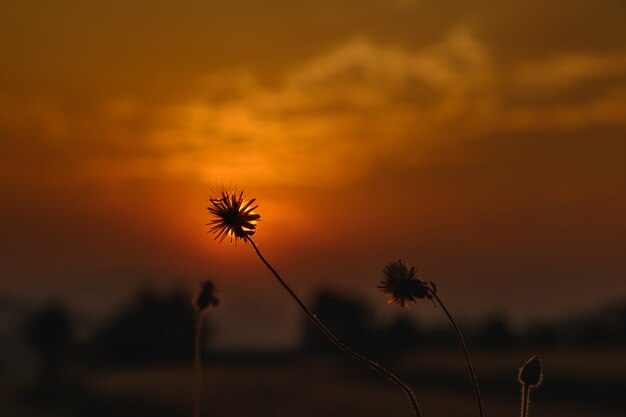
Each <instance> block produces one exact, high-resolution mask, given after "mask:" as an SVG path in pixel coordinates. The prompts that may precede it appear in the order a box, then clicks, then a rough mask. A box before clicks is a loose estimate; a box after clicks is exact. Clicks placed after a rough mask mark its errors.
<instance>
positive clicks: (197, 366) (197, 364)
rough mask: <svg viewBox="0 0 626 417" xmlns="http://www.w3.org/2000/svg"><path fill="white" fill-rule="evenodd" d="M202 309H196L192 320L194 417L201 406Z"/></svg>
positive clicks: (198, 414) (196, 416) (199, 411)
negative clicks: (193, 320)
mask: <svg viewBox="0 0 626 417" xmlns="http://www.w3.org/2000/svg"><path fill="white" fill-rule="evenodd" d="M202 318H203V317H202V311H196V314H195V322H194V343H193V358H194V380H193V389H194V411H193V416H194V417H200V413H201V407H202Z"/></svg>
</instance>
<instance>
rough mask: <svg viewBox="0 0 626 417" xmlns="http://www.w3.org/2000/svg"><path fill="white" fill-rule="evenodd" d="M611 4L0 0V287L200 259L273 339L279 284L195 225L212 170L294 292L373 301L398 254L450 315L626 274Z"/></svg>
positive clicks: (87, 298) (568, 301) (614, 283)
mask: <svg viewBox="0 0 626 417" xmlns="http://www.w3.org/2000/svg"><path fill="white" fill-rule="evenodd" d="M624 21H626V6H625V5H624V2H623V1H619V0H599V1H596V2H588V1H582V0H568V1H565V0H557V1H551V2H547V3H546V2H543V1H538V0H530V1H512V2H498V1H495V0H480V1H476V2H466V3H463V2H455V1H437V2H435V1H430V0H414V1H411V0H397V1H392V2H385V1H380V0H366V1H359V2H357V1H347V0H346V1H319V2H312V3H302V4H297V3H292V2H286V1H283V0H275V1H274V0H272V1H267V2H251V1H241V0H235V1H229V2H204V1H182V2H178V3H177V4H176V5H175V6H174V5H172V3H171V2H165V1H161V0H159V1H150V2H148V1H139V0H131V1H109V2H101V3H94V2H79V1H70V0H63V1H56V2H44V1H16V0H15V1H14V0H10V1H6V2H3V3H2V5H1V6H0V56H1V58H2V67H1V69H0V87H1V88H0V190H1V191H2V195H3V203H2V206H1V208H0V214H1V216H0V230H2V240H1V241H0V243H1V247H0V249H2V250H1V251H0V253H2V254H1V255H0V265H1V266H0V274H1V275H2V276H3V279H2V283H1V284H0V291H2V292H3V293H6V294H11V295H16V296H20V297H32V298H34V299H45V298H47V297H50V296H58V297H65V298H67V299H70V300H71V301H72V302H73V303H74V304H75V305H76V306H78V307H77V308H82V309H88V308H96V309H97V310H98V311H104V310H109V309H111V308H114V307H115V306H117V305H118V303H120V302H123V300H124V297H125V294H127V293H128V290H129V289H132V288H134V287H135V286H136V285H138V284H139V283H158V285H165V286H168V285H175V284H173V283H179V284H180V283H181V282H183V283H184V284H180V285H188V286H191V285H195V284H194V283H195V282H197V281H199V280H202V279H206V278H211V279H214V280H215V281H216V283H217V285H218V286H219V287H220V288H221V298H222V299H223V308H222V307H220V313H219V314H221V316H220V317H219V320H220V322H221V323H229V324H228V325H226V324H224V325H223V326H222V328H225V329H228V328H237V329H242V328H245V329H247V331H248V332H253V331H257V332H259V334H263V335H265V340H266V343H268V344H272V343H287V342H288V341H289V340H292V338H293V333H291V332H289V331H284V332H281V330H272V329H276V328H281V326H282V325H284V326H286V327H285V328H287V329H291V328H292V327H289V326H294V325H295V324H294V323H293V322H285V320H289V319H286V318H285V317H286V315H284V314H282V313H281V312H282V311H284V309H288V308H291V307H290V306H289V302H288V300H284V299H283V298H282V295H281V294H280V291H279V289H277V288H274V287H273V283H272V282H271V280H270V279H269V277H267V276H266V274H265V272H264V271H263V270H262V269H261V268H258V265H257V264H256V263H255V260H254V259H253V254H252V253H251V251H250V250H249V248H247V247H246V245H243V244H240V245H238V246H237V247H231V246H229V245H225V244H222V245H217V244H216V243H215V242H213V241H212V238H211V237H210V236H209V235H207V233H206V231H207V227H206V226H205V224H206V223H207V222H208V221H209V216H208V213H207V211H206V206H207V205H208V198H209V195H210V194H211V193H212V192H214V191H215V190H216V189H217V188H218V187H219V186H220V185H222V184H224V185H236V186H238V187H240V188H244V189H245V190H246V192H247V194H248V196H250V197H256V198H257V199H258V202H259V204H260V207H259V210H258V211H259V213H260V214H261V216H262V217H261V222H260V223H259V226H258V233H257V235H256V236H257V237H256V240H257V242H258V243H259V244H260V245H261V246H263V248H264V252H265V253H266V254H267V255H268V257H270V258H271V259H272V261H273V262H274V263H275V264H276V265H277V266H278V267H279V269H280V270H281V271H282V272H283V274H284V275H285V276H286V277H287V279H288V280H290V282H291V283H292V285H293V286H294V287H295V288H296V289H298V290H300V289H301V290H303V291H312V290H315V289H317V288H318V287H319V283H323V284H324V285H327V286H333V287H338V288H340V289H342V290H344V291H350V292H353V293H356V294H358V295H361V296H364V297H368V298H369V299H370V300H371V301H372V302H373V303H377V302H380V304H381V305H384V299H381V298H380V296H379V295H378V294H376V289H375V284H376V282H377V281H378V279H379V276H380V270H381V268H382V267H383V266H384V264H385V263H387V262H388V261H390V260H395V259H397V258H399V257H402V258H406V259H407V260H408V261H409V262H410V263H412V264H416V265H418V269H419V270H420V271H421V272H422V273H423V274H424V275H425V278H426V279H427V280H433V281H436V282H437V284H438V286H440V287H442V288H445V290H446V293H447V294H448V293H450V296H449V298H450V302H451V303H454V304H456V305H459V310H460V312H461V313H467V314H470V312H476V313H475V314H487V313H491V312H495V311H500V310H502V311H504V312H506V313H507V314H510V315H511V316H512V317H514V318H517V319H520V320H521V319H528V318H532V317H548V316H553V315H557V314H561V313H563V312H565V311H571V310H576V309H582V308H589V307H593V306H597V305H600V304H602V303H604V302H607V301H608V300H609V299H613V298H615V297H616V296H617V297H623V296H624V295H626V291H625V290H626V289H625V288H624V284H623V277H624V274H625V273H626V263H625V258H624V253H626V217H625V216H624V212H626V210H625V209H626V191H625V190H626V116H625V115H626V28H625V26H624V24H623V23H624ZM590 282H593V285H590ZM259 291H261V292H263V294H267V298H265V297H264V298H263V299H259V298H257V297H255V295H256V294H258V293H259ZM309 294H311V293H309ZM467 294H471V296H469V297H468V296H467ZM455 297H456V299H455ZM229 300H230V301H229ZM267 300H271V302H270V303H268V302H266V301H267ZM419 314H422V312H421V311H420V312H419ZM424 314H428V313H427V312H424ZM275 323H280V325H278V324H275ZM254 329H257V330H254ZM268 329H269V330H268ZM237 334H238V335H241V334H243V335H244V336H237V335H234V334H229V333H228V331H227V330H224V331H223V334H222V336H221V337H222V339H221V340H222V341H223V343H226V344H228V343H234V344H236V343H242V344H245V343H246V340H250V341H251V340H254V339H255V338H254V336H253V335H252V333H246V332H237ZM248 336H249V339H248ZM237 337H240V338H241V340H240V339H237Z"/></svg>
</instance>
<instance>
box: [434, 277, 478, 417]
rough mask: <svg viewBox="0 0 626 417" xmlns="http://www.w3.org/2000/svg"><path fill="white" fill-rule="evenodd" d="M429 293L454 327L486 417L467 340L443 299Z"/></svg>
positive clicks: (475, 392) (476, 395)
mask: <svg viewBox="0 0 626 417" xmlns="http://www.w3.org/2000/svg"><path fill="white" fill-rule="evenodd" d="M428 291H429V292H430V294H431V295H432V296H433V297H434V298H435V300H437V303H438V304H439V305H440V306H441V308H442V309H443V312H444V313H446V316H448V320H450V323H451V324H452V327H454V331H455V333H456V336H457V338H458V339H459V344H460V345H461V348H462V349H463V353H464V354H465V362H467V369H468V371H469V374H470V377H471V379H472V385H473V387H474V397H475V398H476V407H477V408H478V414H479V415H480V417H484V414H483V401H482V399H481V398H480V389H479V388H478V381H477V380H476V374H474V369H473V367H472V361H471V360H470V356H469V352H468V351H467V345H466V344H465V339H463V334H462V333H461V329H460V328H459V326H458V325H457V324H456V321H455V320H454V318H452V315H451V314H450V312H449V311H448V309H447V308H446V306H445V305H444V304H443V302H442V301H441V298H439V296H438V295H437V293H436V292H435V291H433V290H432V289H430V288H428Z"/></svg>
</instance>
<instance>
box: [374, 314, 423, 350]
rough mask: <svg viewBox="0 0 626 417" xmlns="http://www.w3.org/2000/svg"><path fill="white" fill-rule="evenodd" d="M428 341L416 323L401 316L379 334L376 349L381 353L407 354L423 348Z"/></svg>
mask: <svg viewBox="0 0 626 417" xmlns="http://www.w3.org/2000/svg"><path fill="white" fill-rule="evenodd" d="M426 341H427V339H426V337H425V335H424V333H423V332H421V331H420V330H419V328H418V327H417V326H416V325H415V323H414V322H413V321H412V320H411V319H410V318H409V317H407V316H406V315H401V316H399V317H398V318H397V319H396V320H394V321H393V322H391V323H390V324H389V325H388V326H386V327H384V328H382V329H381V330H380V331H379V332H378V337H377V343H376V348H377V350H378V351H379V352H380V353H398V352H406V351H413V350H415V349H419V348H420V347H423V344H424V343H425V342H426Z"/></svg>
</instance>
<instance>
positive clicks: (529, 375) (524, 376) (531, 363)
mask: <svg viewBox="0 0 626 417" xmlns="http://www.w3.org/2000/svg"><path fill="white" fill-rule="evenodd" d="M518 380H519V382H520V384H524V385H527V386H529V387H532V388H535V387H538V386H539V385H541V382H543V366H542V365H541V359H539V356H533V357H532V358H530V359H528V361H527V362H526V363H525V364H524V366H522V367H521V368H520V370H519V375H518Z"/></svg>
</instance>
